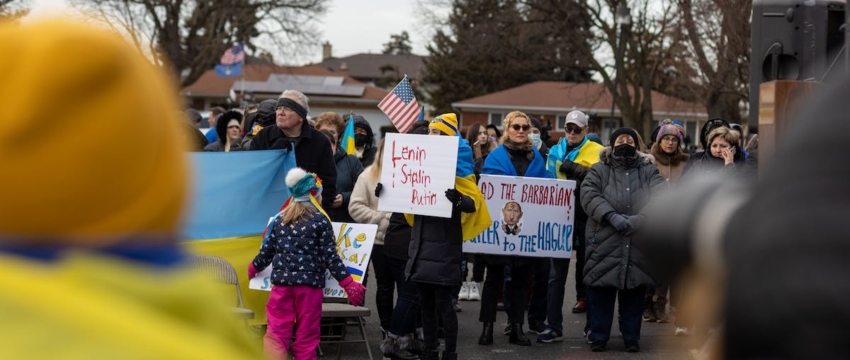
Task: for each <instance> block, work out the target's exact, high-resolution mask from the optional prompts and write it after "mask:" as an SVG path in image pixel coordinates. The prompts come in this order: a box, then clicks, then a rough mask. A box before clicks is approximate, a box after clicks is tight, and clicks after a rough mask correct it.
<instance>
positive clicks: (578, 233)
mask: <svg viewBox="0 0 850 360" xmlns="http://www.w3.org/2000/svg"><path fill="white" fill-rule="evenodd" d="M584 231H585V224H581V226H578V225H576V227H575V231H573V250H575V251H574V252H575V255H576V271H574V273H575V277H576V300H583V299H587V291H586V289H587V288H586V287H585V286H584V249H585V241H584V235H585V234H584Z"/></svg>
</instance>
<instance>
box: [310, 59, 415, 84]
mask: <svg viewBox="0 0 850 360" xmlns="http://www.w3.org/2000/svg"><path fill="white" fill-rule="evenodd" d="M424 59H425V57H424V56H419V55H412V54H411V55H391V54H356V55H351V56H346V57H341V58H336V57H331V58H327V59H325V60H323V61H322V62H320V63H318V64H316V65H318V66H321V67H323V68H326V69H328V70H332V71H340V66H342V64H343V63H345V65H346V66H348V75H349V76H351V77H355V78H358V79H379V78H382V77H384V76H385V75H384V73H382V72H381V66H384V65H387V64H390V65H394V66H397V67H398V69H399V73H400V74H401V75H404V74H407V76H408V77H409V78H411V79H418V78H419V77H420V74H421V73H422V71H423V69H424V68H425V62H424Z"/></svg>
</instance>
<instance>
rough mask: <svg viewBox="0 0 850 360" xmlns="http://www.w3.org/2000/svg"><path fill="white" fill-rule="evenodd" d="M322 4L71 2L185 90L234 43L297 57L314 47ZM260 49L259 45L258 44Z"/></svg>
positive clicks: (300, 0)
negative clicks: (166, 68) (169, 71)
mask: <svg viewBox="0 0 850 360" xmlns="http://www.w3.org/2000/svg"><path fill="white" fill-rule="evenodd" d="M326 2H327V0H230V1H219V0H75V2H74V4H75V5H77V6H78V7H80V8H82V9H83V10H86V11H87V12H90V13H95V14H98V16H99V17H100V18H101V19H102V20H104V21H106V22H107V23H108V24H110V25H111V26H112V27H113V28H114V29H116V30H118V31H120V32H122V33H125V34H128V35H129V36H130V38H131V39H132V41H133V42H134V43H135V44H136V46H137V47H138V48H139V49H140V50H141V51H143V52H144V53H146V54H149V55H150V56H151V57H152V58H153V59H154V61H156V62H158V63H160V64H168V65H171V66H172V67H173V69H174V73H175V75H176V76H177V77H179V78H180V79H181V80H180V85H181V86H188V85H191V84H192V83H194V82H195V81H197V80H198V78H200V76H201V75H202V74H203V73H204V72H205V71H207V70H209V69H212V68H213V67H214V66H215V65H216V64H218V62H219V59H220V57H221V55H222V54H223V53H224V52H225V50H227V49H228V48H229V47H231V46H233V45H234V44H235V43H238V42H243V43H245V46H246V49H249V50H256V49H258V48H260V47H270V48H274V49H275V50H278V52H279V53H281V54H286V56H285V59H287V60H292V59H293V58H299V57H300V56H301V55H300V54H299V53H298V51H299V50H300V49H303V48H305V47H311V46H316V44H317V43H318V42H317V32H316V31H315V30H314V28H313V27H312V26H311V25H310V24H311V22H312V21H313V20H314V19H315V17H316V16H318V15H320V14H322V13H323V12H324V10H325V3H326ZM261 44H262V45H261Z"/></svg>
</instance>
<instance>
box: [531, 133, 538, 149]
mask: <svg viewBox="0 0 850 360" xmlns="http://www.w3.org/2000/svg"><path fill="white" fill-rule="evenodd" d="M528 137H530V138H531V143H532V144H534V147H536V148H538V149H539V148H540V134H528Z"/></svg>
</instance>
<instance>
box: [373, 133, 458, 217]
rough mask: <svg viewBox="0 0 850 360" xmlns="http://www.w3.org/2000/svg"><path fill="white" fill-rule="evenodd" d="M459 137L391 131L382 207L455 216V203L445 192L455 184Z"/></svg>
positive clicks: (384, 165)
mask: <svg viewBox="0 0 850 360" xmlns="http://www.w3.org/2000/svg"><path fill="white" fill-rule="evenodd" d="M458 139H459V138H458V137H457V136H427V135H409V134H395V133H389V134H387V135H386V140H384V141H385V143H384V158H383V159H382V161H381V166H382V167H381V184H382V185H383V192H382V193H381V197H380V198H378V210H381V211H389V212H400V213H407V214H418V215H429V216H437V217H445V218H448V217H451V216H452V204H451V202H449V200H448V199H446V196H445V193H446V190H447V189H450V188H454V187H455V167H456V166H457V146H458Z"/></svg>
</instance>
